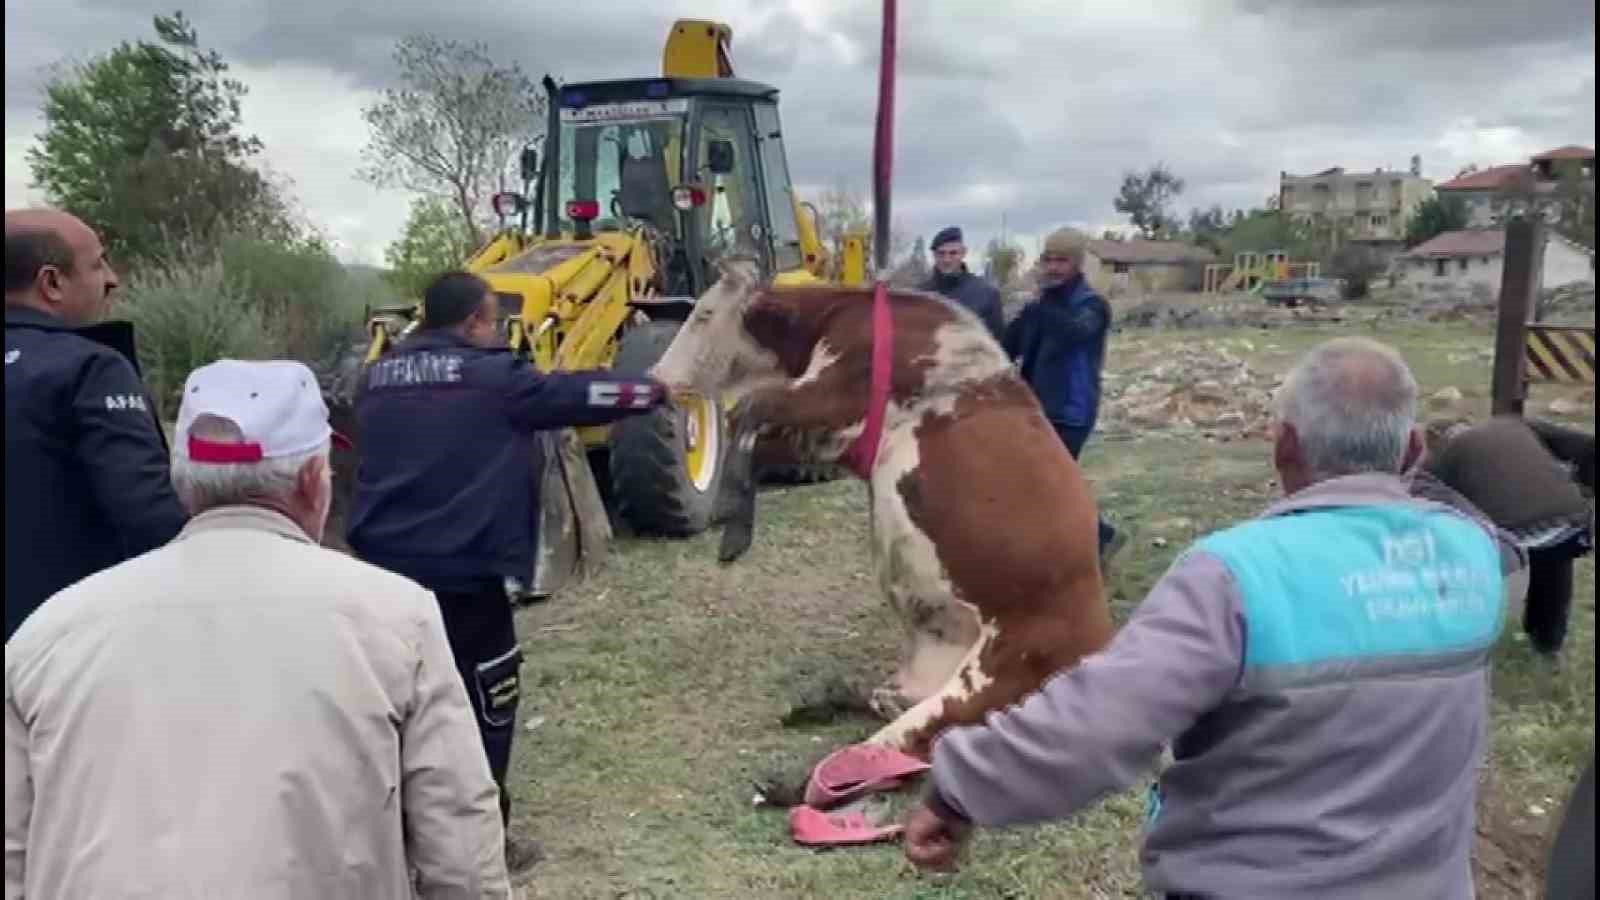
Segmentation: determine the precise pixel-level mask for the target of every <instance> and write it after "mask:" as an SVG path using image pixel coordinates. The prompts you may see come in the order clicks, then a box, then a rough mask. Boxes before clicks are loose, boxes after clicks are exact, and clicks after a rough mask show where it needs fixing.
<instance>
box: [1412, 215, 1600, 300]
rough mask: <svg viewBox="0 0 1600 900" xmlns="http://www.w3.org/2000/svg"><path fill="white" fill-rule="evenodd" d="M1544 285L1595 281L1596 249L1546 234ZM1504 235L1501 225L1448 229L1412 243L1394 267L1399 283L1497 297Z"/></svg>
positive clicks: (1417, 288)
mask: <svg viewBox="0 0 1600 900" xmlns="http://www.w3.org/2000/svg"><path fill="white" fill-rule="evenodd" d="M1545 234H1546V243H1545V247H1544V265H1543V267H1542V269H1541V270H1540V279H1541V284H1542V286H1543V287H1544V288H1546V289H1549V288H1558V287H1561V286H1562V285H1567V284H1573V283H1576V282H1584V281H1593V280H1594V251H1592V250H1589V249H1588V248H1587V247H1583V246H1581V245H1579V244H1577V243H1574V242H1572V241H1569V240H1567V239H1566V238H1564V237H1562V236H1560V235H1559V234H1555V233H1554V232H1546V233H1545ZM1505 245H1506V233H1505V231H1504V230H1502V229H1499V228H1476V229H1466V230H1463V231H1449V232H1445V233H1444V234H1441V235H1439V236H1438V237H1435V238H1433V239H1432V240H1429V241H1426V242H1424V243H1422V244H1418V245H1417V246H1416V247H1413V248H1412V249H1411V250H1410V251H1409V252H1408V253H1406V254H1405V255H1403V256H1402V257H1400V259H1399V261H1398V264H1397V265H1396V266H1395V276H1396V279H1397V283H1398V284H1401V285H1405V286H1407V287H1410V288H1412V289H1413V290H1415V291H1418V292H1419V293H1422V294H1424V295H1428V294H1446V295H1452V296H1459V295H1467V296H1471V295H1477V296H1479V297H1480V298H1482V299H1484V300H1486V301H1487V300H1489V299H1492V298H1493V297H1495V296H1498V294H1499V292H1500V278H1501V271H1502V268H1503V266H1504V262H1505Z"/></svg>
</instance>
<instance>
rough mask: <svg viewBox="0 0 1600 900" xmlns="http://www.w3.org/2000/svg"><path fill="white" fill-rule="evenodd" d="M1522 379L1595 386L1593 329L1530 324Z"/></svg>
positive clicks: (1575, 326) (1525, 346)
mask: <svg viewBox="0 0 1600 900" xmlns="http://www.w3.org/2000/svg"><path fill="white" fill-rule="evenodd" d="M1524 348H1525V350H1524V354H1525V356H1526V359H1527V366H1526V368H1525V369H1524V370H1523V380H1525V381H1528V382H1555V383H1569V384H1571V383H1576V384H1594V328H1593V327H1585V326H1577V325H1541V324H1538V323H1534V322H1530V323H1528V325H1527V337H1526V339H1525V343H1524Z"/></svg>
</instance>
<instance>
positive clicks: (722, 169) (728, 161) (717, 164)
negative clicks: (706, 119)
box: [706, 140, 733, 175]
mask: <svg viewBox="0 0 1600 900" xmlns="http://www.w3.org/2000/svg"><path fill="white" fill-rule="evenodd" d="M706 168H708V169H710V170H711V172H712V174H715V175H726V174H728V173H729V172H732V171H733V141H724V140H715V141H712V142H711V143H709V144H707V145H706Z"/></svg>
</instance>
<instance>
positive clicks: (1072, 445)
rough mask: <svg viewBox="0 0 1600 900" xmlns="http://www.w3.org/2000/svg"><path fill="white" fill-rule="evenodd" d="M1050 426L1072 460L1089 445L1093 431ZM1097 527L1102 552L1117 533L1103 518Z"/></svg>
mask: <svg viewBox="0 0 1600 900" xmlns="http://www.w3.org/2000/svg"><path fill="white" fill-rule="evenodd" d="M1051 424H1052V425H1054V426H1055V429H1056V434H1058V435H1060V436H1061V443H1063V444H1066V445H1067V452H1068V453H1071V454H1072V458H1073V459H1078V457H1079V454H1080V453H1081V452H1082V451H1083V445H1084V444H1087V443H1089V434H1090V432H1091V431H1092V430H1093V429H1092V428H1088V427H1074V426H1070V425H1060V424H1056V423H1051ZM1099 525H1100V549H1101V551H1104V550H1105V549H1106V545H1107V544H1109V543H1111V538H1112V536H1113V535H1115V534H1116V533H1117V530H1116V529H1115V528H1112V527H1111V523H1109V522H1107V521H1106V517H1105V516H1101V517H1100V522H1099Z"/></svg>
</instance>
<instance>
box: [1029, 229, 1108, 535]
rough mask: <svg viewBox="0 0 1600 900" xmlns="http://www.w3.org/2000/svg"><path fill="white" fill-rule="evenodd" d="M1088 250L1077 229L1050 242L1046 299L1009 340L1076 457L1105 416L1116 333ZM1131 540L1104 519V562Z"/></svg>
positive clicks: (1042, 287) (1043, 259)
mask: <svg viewBox="0 0 1600 900" xmlns="http://www.w3.org/2000/svg"><path fill="white" fill-rule="evenodd" d="M1087 247H1088V239H1087V238H1086V237H1085V236H1084V235H1083V234H1082V233H1081V232H1078V231H1075V230H1073V229H1070V228H1062V229H1059V230H1057V231H1055V232H1054V233H1052V234H1051V235H1050V236H1049V237H1048V238H1046V239H1045V242H1044V252H1043V253H1042V254H1040V256H1039V264H1040V277H1039V296H1038V298H1037V299H1035V300H1033V301H1031V302H1029V303H1028V305H1027V306H1024V307H1023V308H1022V311H1021V312H1019V313H1017V317H1016V318H1015V319H1013V320H1012V321H1011V324H1010V325H1009V326H1008V327H1007V328H1006V332H1005V337H1004V339H1003V341H1002V343H1003V344H1004V345H1005V349H1006V353H1007V354H1009V355H1010V356H1011V358H1012V359H1013V360H1015V361H1016V362H1017V364H1018V368H1019V369H1020V371H1021V374H1022V378H1023V380H1025V381H1027V382H1028V385H1029V386H1030V387H1032V388H1033V392H1034V394H1035V395H1036V396H1037V397H1038V398H1039V405H1040V406H1041V407H1043V408H1044V415H1045V418H1047V419H1049V420H1050V424H1051V425H1052V426H1053V427H1054V428H1055V430H1056V433H1057V434H1059V435H1060V436H1061V441H1062V443H1064V444H1066V445H1067V450H1068V451H1070V452H1071V453H1072V457H1073V459H1077V458H1078V457H1079V454H1080V453H1081V452H1082V450H1083V445H1084V444H1086V443H1088V440H1089V435H1090V433H1091V432H1093V431H1094V426H1095V421H1096V419H1097V418H1098V417H1099V413H1100V372H1101V369H1102V368H1103V366H1104V364H1105V355H1106V338H1107V335H1108V334H1109V332H1110V330H1111V307H1110V306H1109V305H1108V304H1107V303H1106V301H1105V299H1104V298H1102V297H1101V296H1100V295H1099V294H1098V293H1096V291H1095V289H1094V288H1093V287H1091V286H1090V285H1089V282H1088V280H1087V279H1086V278H1084V276H1083V254H1084V251H1085V249H1086V248H1087ZM1123 540H1124V538H1123V537H1122V536H1121V535H1119V534H1118V533H1117V530H1116V529H1115V528H1113V527H1111V525H1110V523H1108V522H1106V520H1105V519H1104V518H1103V517H1102V518H1101V520H1100V555H1101V560H1102V562H1104V561H1105V560H1107V559H1109V558H1110V557H1111V556H1112V555H1113V554H1115V553H1116V551H1117V549H1118V548H1119V547H1120V546H1121V544H1122V541H1123Z"/></svg>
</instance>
